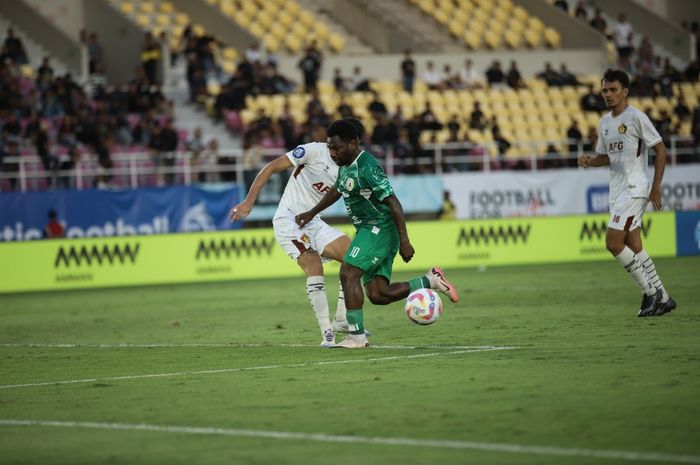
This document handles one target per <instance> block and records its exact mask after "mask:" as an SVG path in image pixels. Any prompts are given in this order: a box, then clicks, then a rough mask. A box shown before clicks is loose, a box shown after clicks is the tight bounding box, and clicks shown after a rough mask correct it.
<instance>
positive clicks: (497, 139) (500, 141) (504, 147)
mask: <svg viewBox="0 0 700 465" xmlns="http://www.w3.org/2000/svg"><path fill="white" fill-rule="evenodd" d="M491 134H492V136H493V142H494V144H496V150H498V158H499V159H500V161H501V169H505V168H506V160H505V157H506V152H507V151H508V149H510V148H511V147H512V144H511V143H510V141H509V140H508V139H506V138H505V136H504V135H503V133H501V128H500V126H498V124H497V123H496V118H494V119H493V121H492V124H491Z"/></svg>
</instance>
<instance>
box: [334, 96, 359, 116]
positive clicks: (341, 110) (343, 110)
mask: <svg viewBox="0 0 700 465" xmlns="http://www.w3.org/2000/svg"><path fill="white" fill-rule="evenodd" d="M335 111H337V112H338V114H339V115H340V117H341V118H350V117H354V116H355V115H353V112H352V107H351V106H350V105H349V104H348V102H347V101H346V100H345V94H340V102H339V103H338V107H337V108H336V109H335Z"/></svg>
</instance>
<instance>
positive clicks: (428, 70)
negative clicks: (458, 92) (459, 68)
mask: <svg viewBox="0 0 700 465" xmlns="http://www.w3.org/2000/svg"><path fill="white" fill-rule="evenodd" d="M422 77H423V82H425V84H426V85H427V86H428V89H430V90H441V89H442V80H443V76H442V75H441V74H440V72H439V71H438V70H436V69H435V64H434V63H433V62H432V61H428V62H427V63H426V64H425V71H423V76H422Z"/></svg>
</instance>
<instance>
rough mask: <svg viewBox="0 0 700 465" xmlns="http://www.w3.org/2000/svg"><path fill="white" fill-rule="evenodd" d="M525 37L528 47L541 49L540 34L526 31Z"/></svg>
mask: <svg viewBox="0 0 700 465" xmlns="http://www.w3.org/2000/svg"><path fill="white" fill-rule="evenodd" d="M524 37H525V43H527V45H528V46H529V47H532V48H535V47H539V45H540V33H539V32H535V31H531V30H526V31H525V34H524Z"/></svg>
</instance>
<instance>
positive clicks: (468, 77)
mask: <svg viewBox="0 0 700 465" xmlns="http://www.w3.org/2000/svg"><path fill="white" fill-rule="evenodd" d="M459 79H460V83H461V85H462V86H463V87H464V88H465V89H480V88H481V82H480V81H479V73H477V71H476V69H474V63H473V62H472V60H470V59H469V58H467V59H466V60H464V67H462V69H461V70H460V71H459Z"/></svg>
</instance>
